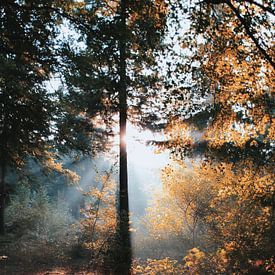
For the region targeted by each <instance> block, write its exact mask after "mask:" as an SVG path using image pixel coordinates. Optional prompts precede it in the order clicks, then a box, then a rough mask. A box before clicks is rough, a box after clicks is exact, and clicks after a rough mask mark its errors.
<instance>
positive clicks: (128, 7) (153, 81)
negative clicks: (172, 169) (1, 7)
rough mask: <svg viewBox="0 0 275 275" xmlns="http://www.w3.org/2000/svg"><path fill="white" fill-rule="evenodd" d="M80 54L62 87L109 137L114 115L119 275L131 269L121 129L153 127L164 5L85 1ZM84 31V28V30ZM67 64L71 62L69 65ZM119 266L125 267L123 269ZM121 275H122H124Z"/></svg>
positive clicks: (67, 49) (68, 56)
mask: <svg viewBox="0 0 275 275" xmlns="http://www.w3.org/2000/svg"><path fill="white" fill-rule="evenodd" d="M82 13H83V14H84V15H83V16H84V20H86V21H85V22H86V23H85V26H84V28H83V29H82V31H84V35H85V36H83V40H84V44H85V46H84V47H83V49H81V50H78V51H76V52H75V53H73V54H71V53H70V46H69V45H68V44H67V45H64V53H65V57H66V58H65V59H64V60H65V63H66V64H68V66H67V69H66V73H65V81H66V84H67V88H68V92H69V94H68V98H69V100H70V102H71V104H72V106H74V108H75V110H77V111H78V112H79V113H82V114H84V116H86V117H87V119H88V120H90V121H92V123H94V124H95V125H100V126H101V127H102V129H103V130H104V131H105V132H106V133H108V132H111V130H112V127H113V124H114V120H115V117H114V115H116V114H119V135H120V150H119V151H120V152H119V155H120V156H119V159H120V161H119V169H120V171H119V228H118V231H119V235H120V236H119V238H120V244H121V251H120V253H121V255H120V265H121V266H120V267H119V271H118V272H121V273H123V272H124V273H128V272H129V270H130V264H131V249H130V236H129V206H128V177H127V150H126V142H125V136H126V124H127V121H128V120H131V121H133V122H136V123H139V124H141V125H144V124H148V122H152V121H153V120H154V119H155V118H156V115H155V114H152V112H149V106H150V105H149V103H148V102H150V101H152V98H153V96H154V95H156V92H157V90H156V89H157V87H158V86H157V81H158V73H157V71H156V67H157V62H156V60H155V57H156V53H157V50H158V49H159V47H160V40H161V36H162V35H163V31H164V27H165V14H166V6H165V2H164V1H156V2H153V1H131V2H130V1H125V0H122V1H104V2H101V3H99V2H97V1H90V2H89V3H88V4H87V5H86V8H85V9H84V10H82ZM87 26H88V27H87ZM68 60H70V62H68ZM123 265H124V266H123ZM124 273H123V274H124Z"/></svg>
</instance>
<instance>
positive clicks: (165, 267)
mask: <svg viewBox="0 0 275 275" xmlns="http://www.w3.org/2000/svg"><path fill="white" fill-rule="evenodd" d="M182 270H183V269H182V265H181V264H179V263H178V262H177V261H176V260H171V259H169V258H164V259H161V260H152V259H148V260H147V261H144V262H142V261H139V260H135V261H134V263H133V266H132V273H133V274H148V275H149V274H150V275H153V274H181V273H182Z"/></svg>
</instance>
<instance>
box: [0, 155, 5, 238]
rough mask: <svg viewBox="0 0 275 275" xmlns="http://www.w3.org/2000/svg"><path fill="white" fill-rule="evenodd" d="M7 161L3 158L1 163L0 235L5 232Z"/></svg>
mask: <svg viewBox="0 0 275 275" xmlns="http://www.w3.org/2000/svg"><path fill="white" fill-rule="evenodd" d="M5 170H6V166H5V162H4V161H3V160H2V161H1V165H0V235H4V234H5V213H4V211H5V197H6V194H5V189H6V188H5Z"/></svg>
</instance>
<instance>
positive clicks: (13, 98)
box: [0, 0, 73, 233]
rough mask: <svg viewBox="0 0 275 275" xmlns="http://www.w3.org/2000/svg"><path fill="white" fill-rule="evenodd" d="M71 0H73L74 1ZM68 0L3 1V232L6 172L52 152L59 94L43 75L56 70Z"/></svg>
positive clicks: (0, 209)
mask: <svg viewBox="0 0 275 275" xmlns="http://www.w3.org/2000/svg"><path fill="white" fill-rule="evenodd" d="M70 3H71V2H70ZM70 3H69V1H68V2H66V3H65V4H64V3H62V2H60V1H55V0H52V1H38V2H32V1H1V3H0V18H1V21H0V32H1V34H0V37H1V40H0V64H1V66H0V171H1V176H0V233H4V208H5V197H6V196H7V194H6V187H5V175H6V171H7V169H8V168H10V167H15V168H19V167H20V166H21V165H22V164H23V163H24V161H25V160H26V159H27V157H31V158H34V159H37V160H39V159H40V160H42V159H44V160H45V159H48V160H49V159H50V158H51V156H52V149H51V148H50V146H52V144H51V145H50V143H52V140H50V139H51V135H52V134H55V132H56V129H54V123H55V121H56V118H57V116H56V114H57V112H56V111H57V110H58V109H57V103H55V102H54V101H55V99H56V95H54V94H53V93H52V92H50V91H49V89H47V86H46V84H45V81H47V80H49V79H50V78H51V77H52V74H53V73H55V72H56V70H57V64H58V62H57V51H56V38H57V35H58V24H59V23H60V20H61V19H62V18H65V17H66V18H70V20H73V18H72V17H71V16H70V15H69V13H68V11H69V6H70Z"/></svg>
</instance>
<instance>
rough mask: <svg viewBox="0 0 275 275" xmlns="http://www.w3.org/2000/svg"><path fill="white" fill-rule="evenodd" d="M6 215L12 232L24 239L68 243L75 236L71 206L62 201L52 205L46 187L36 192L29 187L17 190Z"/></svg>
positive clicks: (22, 186) (21, 187) (25, 186)
mask: <svg viewBox="0 0 275 275" xmlns="http://www.w3.org/2000/svg"><path fill="white" fill-rule="evenodd" d="M6 214H7V227H8V229H9V231H10V232H12V233H16V234H17V235H18V236H21V237H24V238H33V239H36V240H44V241H46V242H53V243H54V242H57V241H58V242H59V243H60V241H61V240H62V242H64V243H66V242H68V241H69V238H71V236H72V234H73V230H72V228H71V226H70V225H72V223H73V222H74V220H73V218H72V216H71V214H70V213H69V210H68V206H67V205H66V203H65V202H62V201H58V202H51V201H50V198H49V196H48V194H47V191H46V189H44V188H43V187H40V188H39V189H38V190H37V191H34V190H32V191H31V189H30V188H29V187H28V186H27V185H21V186H20V187H18V188H17V190H16V193H15V194H14V195H12V196H11V199H10V203H9V205H8V207H7V209H6ZM70 232H71V233H70Z"/></svg>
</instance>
